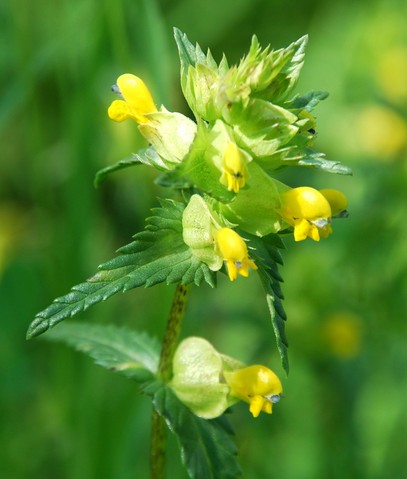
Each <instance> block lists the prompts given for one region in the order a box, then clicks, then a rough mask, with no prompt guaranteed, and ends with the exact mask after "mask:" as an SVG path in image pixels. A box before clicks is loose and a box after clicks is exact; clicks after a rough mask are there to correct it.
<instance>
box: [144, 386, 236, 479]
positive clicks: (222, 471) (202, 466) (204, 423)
mask: <svg viewBox="0 0 407 479" xmlns="http://www.w3.org/2000/svg"><path fill="white" fill-rule="evenodd" d="M145 392H146V393H147V394H149V395H151V396H152V397H153V406H154V408H155V410H156V411H157V412H158V414H159V415H160V416H162V417H163V418H164V420H165V422H166V423H167V426H168V427H169V429H170V430H171V431H172V432H173V433H174V434H175V435H176V436H177V439H178V442H179V446H180V448H181V458H182V461H183V463H184V465H185V467H186V469H187V471H188V474H189V476H190V477H191V478H192V479H235V478H237V477H239V476H240V475H241V470H240V467H239V465H238V463H237V460H236V455H237V449H236V446H235V444H234V442H233V441H232V439H231V435H232V434H233V433H232V431H231V429H230V426H229V424H228V422H227V421H226V418H225V417H224V415H223V416H221V417H219V418H216V419H209V420H208V419H202V418H199V417H198V416H195V414H194V413H193V412H192V411H191V410H190V409H188V408H187V407H186V406H184V404H182V403H181V401H180V400H179V399H178V398H177V396H176V395H175V393H174V392H173V391H172V389H171V388H170V387H169V386H167V385H165V384H164V383H162V382H159V381H155V382H154V383H152V384H150V385H149V386H147V388H145Z"/></svg>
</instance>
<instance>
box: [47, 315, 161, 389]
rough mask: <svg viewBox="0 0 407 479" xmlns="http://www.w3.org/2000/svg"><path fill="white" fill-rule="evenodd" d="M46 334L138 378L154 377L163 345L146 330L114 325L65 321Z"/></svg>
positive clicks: (107, 366)
mask: <svg viewBox="0 0 407 479" xmlns="http://www.w3.org/2000/svg"><path fill="white" fill-rule="evenodd" d="M45 337H46V338H47V339H50V340H52V341H62V342H64V343H66V344H68V345H69V346H72V347H73V348H75V349H76V350H78V351H81V352H83V353H85V354H87V355H88V356H90V357H91V358H92V359H94V361H95V363H96V364H98V365H100V366H102V367H104V368H106V369H109V370H110V371H113V372H117V373H119V374H122V375H124V376H126V377H128V378H131V379H134V380H136V381H138V382H145V381H146V380H148V379H151V378H152V376H154V375H155V374H156V372H157V368H158V361H159V350H160V347H159V344H158V342H157V341H156V340H155V339H153V338H151V337H150V336H148V335H147V334H145V333H140V332H136V331H132V330H129V329H126V328H118V327H115V326H112V325H93V324H87V323H65V324H61V325H60V326H59V327H58V328H55V329H53V330H52V331H50V332H49V333H48V334H47V335H46V336H45Z"/></svg>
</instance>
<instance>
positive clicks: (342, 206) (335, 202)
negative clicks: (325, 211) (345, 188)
mask: <svg viewBox="0 0 407 479" xmlns="http://www.w3.org/2000/svg"><path fill="white" fill-rule="evenodd" d="M319 192H320V193H322V194H323V195H324V197H325V198H326V199H327V200H328V203H329V205H330V207H331V212H332V216H337V215H340V216H341V215H343V212H345V211H346V209H347V207H348V199H347V198H346V196H345V195H344V194H343V193H342V192H341V191H338V190H332V189H324V190H319Z"/></svg>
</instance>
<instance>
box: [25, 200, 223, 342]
mask: <svg viewBox="0 0 407 479" xmlns="http://www.w3.org/2000/svg"><path fill="white" fill-rule="evenodd" d="M161 204H162V206H161V207H160V208H155V209H153V212H154V216H151V217H150V218H147V225H146V228H145V231H142V232H140V233H137V234H136V235H135V236H134V241H133V242H132V243H130V244H129V245H127V246H124V247H123V248H120V249H119V250H118V252H119V253H121V254H120V256H117V257H116V258H114V259H113V260H111V261H108V262H107V263H104V264H102V265H101V266H99V270H98V272H97V273H96V274H95V275H94V276H92V277H91V278H90V279H88V280H87V281H86V282H85V283H81V284H79V285H77V286H74V287H73V288H72V290H71V292H70V293H68V294H66V295H65V296H62V297H60V298H57V299H55V300H54V302H53V303H52V304H51V305H50V306H48V308H46V309H44V310H43V311H41V312H40V313H38V314H37V315H36V317H35V319H34V321H33V322H32V323H31V325H30V327H29V329H28V332H27V338H28V339H30V338H32V337H34V336H38V335H39V334H42V333H44V332H45V331H47V329H49V328H50V327H52V326H54V325H55V324H57V323H59V322H60V321H62V320H63V319H65V318H68V317H71V316H74V315H76V314H78V313H80V312H82V311H84V310H86V309H88V308H89V307H90V306H92V305H94V304H96V303H99V302H100V301H105V300H106V299H108V298H110V297H111V296H113V295H114V294H116V293H119V292H124V291H128V290H130V289H133V288H137V287H139V286H146V287H148V286H153V285H155V284H158V283H163V282H165V283H167V284H172V283H182V284H189V283H195V284H196V285H199V284H200V283H201V282H202V281H206V282H207V283H208V284H209V285H211V286H212V287H214V286H215V273H213V272H212V271H211V270H210V269H209V268H208V266H207V265H206V264H204V263H202V262H200V261H199V260H198V259H196V258H195V257H194V256H193V254H192V252H191V250H190V249H189V247H188V246H187V245H186V244H185V243H184V241H183V238H182V213H183V211H184V208H185V205H184V204H183V203H179V202H175V201H172V200H162V201H161Z"/></svg>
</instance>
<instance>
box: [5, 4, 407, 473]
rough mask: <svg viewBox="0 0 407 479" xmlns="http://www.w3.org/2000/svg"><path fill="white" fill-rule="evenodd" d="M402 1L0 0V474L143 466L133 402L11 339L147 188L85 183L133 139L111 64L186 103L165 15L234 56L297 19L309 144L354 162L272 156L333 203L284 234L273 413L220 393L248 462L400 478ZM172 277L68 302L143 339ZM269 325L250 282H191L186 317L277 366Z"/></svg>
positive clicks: (123, 230)
mask: <svg viewBox="0 0 407 479" xmlns="http://www.w3.org/2000/svg"><path fill="white" fill-rule="evenodd" d="M406 18H407V5H406V4H405V2H402V1H397V0H372V1H367V0H366V1H361V2H351V1H350V0H342V1H341V2H336V3H329V2H328V3H327V2H322V1H321V0H318V1H317V0H314V1H312V2H294V1H291V2H290V1H289V2H278V1H277V0H272V1H266V0H254V1H253V0H225V1H223V2H219V1H218V2H215V1H214V0H207V1H205V2H198V1H197V0H196V1H195V0H194V1H187V0H161V1H158V0H157V1H151V0H150V1H148V0H144V1H143V0H133V1H130V0H123V1H119V2H111V1H107V0H102V1H100V0H99V1H96V0H81V1H79V0H73V1H72V0H71V1H69V2H68V1H67V0H59V1H57V2H55V1H51V0H39V1H36V2H23V1H22V0H5V1H3V2H2V3H1V5H0V27H1V28H0V36H1V38H0V41H1V45H2V48H1V49H0V75H1V77H2V82H1V84H2V94H1V103H0V135H1V145H2V159H1V162H0V317H1V322H2V326H3V334H2V336H1V340H0V362H1V365H2V377H1V395H0V408H1V411H2V416H3V417H2V427H1V429H0V441H1V444H2V448H1V453H0V454H1V458H0V473H1V476H2V477H3V476H4V477H10V478H11V477H12V478H16V479H23V478H26V477H30V478H42V479H44V478H54V477H58V478H61V479H64V478H69V479H73V478H74V479H85V478H86V479H88V478H92V477H105V478H114V479H127V478H130V477H146V476H147V470H148V461H147V460H146V459H145V458H146V457H147V456H148V441H147V440H146V439H147V437H146V436H147V434H148V431H149V419H148V416H149V412H150V406H149V401H148V399H145V398H143V397H142V396H139V395H138V394H137V391H136V389H135V388H134V386H133V385H132V384H131V383H130V382H128V381H126V380H125V379H124V378H120V377H116V376H114V375H109V374H108V373H107V372H106V371H104V370H102V369H101V368H97V367H96V366H94V365H93V364H92V363H91V361H89V360H88V359H86V358H85V357H82V356H81V355H78V354H76V353H75V352H72V351H70V350H68V348H64V347H62V346H60V345H53V344H48V343H46V344H45V345H44V343H41V344H40V342H39V341H40V340H35V341H32V342H28V343H27V342H26V341H25V331H26V328H27V325H28V324H29V322H30V321H31V320H32V318H33V315H34V314H35V313H36V312H37V311H39V310H40V309H41V308H43V307H44V306H45V305H46V304H49V302H50V300H51V299H52V298H54V297H56V296H59V295H61V294H64V293H65V292H66V291H67V289H68V288H69V286H70V285H72V284H76V283H77V282H79V281H82V279H83V278H84V277H86V275H89V274H91V273H92V272H93V271H94V266H95V264H98V263H101V262H103V261H105V260H106V259H107V258H110V257H111V256H112V251H113V250H114V249H116V248H117V247H119V246H121V245H122V244H126V243H128V242H129V240H130V237H131V235H132V234H134V233H135V232H137V231H140V230H141V229H142V227H143V223H144V218H145V217H146V216H147V213H148V210H149V208H150V207H152V206H156V205H157V202H156V199H155V198H156V196H157V195H160V189H159V187H158V186H153V183H152V179H153V174H154V173H152V172H151V171H150V169H148V168H144V167H142V166H140V167H139V168H138V169H133V170H132V171H131V170H127V171H126V170H124V171H122V172H117V173H116V174H115V175H111V176H109V178H108V179H107V180H106V182H105V183H103V185H101V187H100V188H99V189H98V190H94V189H93V186H92V184H93V177H94V174H95V172H96V171H97V170H99V169H100V168H102V167H104V166H107V165H109V164H113V163H115V162H116V161H117V160H118V159H120V158H125V157H128V155H129V152H131V151H137V150H138V149H139V148H140V147H142V146H144V145H143V144H142V142H141V140H140V138H139V136H138V134H137V131H136V127H135V126H134V125H132V124H121V125H117V124H113V123H112V122H110V121H109V120H108V118H107V116H106V107H107V106H108V105H109V103H110V101H111V99H112V97H111V95H110V91H109V89H110V85H111V84H112V83H114V81H115V79H116V78H117V76H118V75H119V74H121V73H122V72H123V71H128V72H132V73H136V74H137V75H139V76H141V77H143V78H144V79H145V80H146V81H147V82H148V84H149V85H151V86H152V90H153V93H154V97H155V98H157V99H159V100H160V101H161V102H163V103H165V104H166V105H167V106H168V107H169V108H174V109H177V110H180V111H184V112H185V113H188V110H187V107H186V105H185V104H183V103H182V100H181V98H182V97H181V93H180V87H179V76H178V75H179V74H178V60H177V52H176V47H175V44H174V42H173V41H172V27H173V26H177V27H179V28H180V29H181V30H183V31H185V32H186V33H187V34H188V36H189V37H190V38H191V39H196V40H197V41H198V42H199V43H200V44H201V45H210V47H211V50H212V53H213V55H214V57H215V58H216V59H217V60H219V59H220V58H221V54H222V52H223V51H225V52H226V53H227V54H228V58H230V59H231V60H232V61H234V62H236V61H238V60H239V56H240V54H241V52H242V51H245V50H246V49H247V45H248V44H249V42H250V38H251V36H252V34H253V33H255V34H256V35H257V36H258V37H259V39H260V41H261V43H262V44H267V43H271V44H272V46H273V47H281V46H284V45H286V44H288V43H289V42H291V41H293V40H295V39H297V38H299V36H301V35H302V34H305V33H308V34H309V35H310V40H309V45H308V47H307V55H306V62H305V66H304V69H303V71H302V79H301V81H300V85H299V88H298V90H299V91H307V90H309V89H312V88H318V89H320V90H327V91H329V92H330V97H329V98H328V99H327V100H325V101H324V102H323V103H322V104H321V105H320V106H319V109H318V132H317V133H318V139H317V144H318V147H319V149H320V150H321V151H325V152H326V153H327V157H329V158H332V159H338V160H340V161H342V162H343V163H345V164H347V165H349V166H350V167H351V168H352V170H353V172H354V176H353V177H341V178H339V177H333V178H332V179H331V178H330V177H327V175H324V174H321V173H318V172H311V171H310V172H305V173H304V170H298V173H296V174H293V173H292V172H290V183H291V184H294V183H295V185H294V186H296V185H298V186H300V185H302V184H312V185H313V186H315V187H317V188H325V187H328V188H329V187H332V186H335V187H337V188H338V189H340V190H342V191H344V192H345V193H346V195H347V196H348V198H349V202H350V207H349V210H350V215H351V216H350V217H349V219H348V220H347V221H346V222H341V220H338V221H336V222H335V224H334V228H335V234H334V235H333V236H332V237H330V238H329V239H327V240H325V241H323V242H321V243H319V244H315V243H312V242H303V243H301V244H300V245H296V247H295V248H293V247H292V244H291V240H287V242H286V243H287V250H286V251H285V252H284V260H285V266H284V270H283V275H284V278H285V284H284V285H283V289H284V293H285V297H286V300H285V308H286V311H287V313H288V322H287V330H288V336H289V338H290V358H291V373H290V376H289V378H288V379H287V380H285V381H284V394H285V398H284V399H283V400H282V401H281V402H280V404H279V407H278V408H276V410H275V413H274V414H273V415H272V416H264V417H262V418H260V419H257V420H256V421H253V420H252V418H251V416H250V415H249V413H248V412H247V408H246V407H244V406H243V405H242V406H236V407H235V408H234V412H233V415H232V416H231V421H232V424H233V426H234V428H235V430H236V431H237V433H238V445H239V448H240V454H241V459H240V462H241V464H242V466H243V470H244V477H245V478H247V479H255V478H259V477H268V478H269V477H274V476H275V477H277V476H278V477H279V479H292V478H299V479H302V478H304V479H305V478H312V479H319V478H321V479H323V478H326V477H332V478H336V477H338V478H339V477H340V478H343V477H347V478H358V479H364V478H369V479H370V478H382V477H394V478H403V477H405V476H406V475H407V464H406V462H405V453H406V446H405V437H406V434H407V409H406V407H405V398H406V397H407V374H406V373H405V371H406V370H407V348H406V342H407V327H406V314H405V311H406V292H407V242H406V240H405V238H406V236H407V226H406V225H407V222H406V221H405V215H406V184H407V183H406V182H407V158H406V156H407V123H406V121H407V20H406ZM129 171H131V172H130V173H129ZM281 178H284V173H282V174H281ZM331 182H332V183H331ZM338 182H339V183H340V184H338ZM23 290H24V301H22V300H21V298H22V291H23ZM172 291H173V289H172V288H171V287H165V286H157V287H156V288H154V289H146V290H139V291H135V292H134V293H131V294H127V295H126V296H118V297H116V298H114V299H112V300H111V301H109V303H106V304H105V305H103V306H102V307H100V306H96V307H95V308H94V310H93V311H89V312H87V313H84V314H83V317H85V316H86V319H87V320H89V321H94V322H95V323H101V324H102V323H108V322H111V321H112V320H114V322H115V324H117V325H121V324H126V325H128V326H130V327H135V328H136V329H146V330H148V331H149V332H150V333H151V334H152V335H156V336H158V337H161V335H162V332H163V327H164V324H165V320H166V314H167V312H168V310H169V307H170V302H171V295H172ZM270 328H271V325H270V322H269V318H268V312H267V310H266V305H264V301H263V300H262V288H261V285H260V284H258V282H257V281H256V278H255V277H253V278H249V279H248V280H246V281H237V282H236V283H234V284H233V285H231V284H229V283H228V280H227V279H225V280H224V281H219V285H218V288H217V289H216V290H211V289H210V288H209V287H205V286H204V287H202V288H199V289H198V288H196V289H194V290H193V291H192V294H191V298H190V303H189V305H188V309H187V317H186V322H185V326H184V330H183V334H184V336H186V335H192V334H193V335H200V334H201V335H204V336H205V337H207V338H208V339H209V340H210V341H211V342H212V343H213V344H214V345H215V346H216V347H217V349H219V350H221V351H223V352H225V353H226V354H230V355H231V356H234V357H237V358H239V359H241V360H242V361H245V362H252V361H253V358H255V359H256V361H259V362H262V363H264V364H267V363H269V364H270V365H271V366H272V367H274V368H276V369H278V367H279V366H278V356H277V354H276V350H275V349H276V348H275V347H274V344H272V343H271V338H272V332H271V331H270ZM170 447H171V448H176V447H177V446H176V444H175V443H173V444H170ZM172 456H173V457H174V458H177V454H172V455H171V454H170V457H172ZM179 470H180V464H179V460H178V459H173V460H171V461H170V463H169V477H180V478H181V477H184V476H181V475H180V474H178V472H179ZM175 474H177V475H176V476H175Z"/></svg>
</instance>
